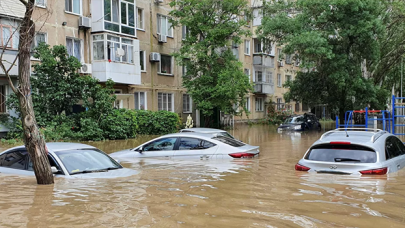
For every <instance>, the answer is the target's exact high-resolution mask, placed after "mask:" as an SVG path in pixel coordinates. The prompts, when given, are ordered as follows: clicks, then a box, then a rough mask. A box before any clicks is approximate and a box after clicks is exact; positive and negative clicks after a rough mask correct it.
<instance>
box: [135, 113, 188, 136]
mask: <svg viewBox="0 0 405 228" xmlns="http://www.w3.org/2000/svg"><path fill="white" fill-rule="evenodd" d="M134 112H135V113H136V118H137V122H138V130H137V133H138V134H141V135H160V134H168V133H173V132H177V131H178V130H179V129H180V127H181V121H180V117H179V115H177V114H176V113H173V112H168V111H157V112H153V111H149V110H137V111H134Z"/></svg>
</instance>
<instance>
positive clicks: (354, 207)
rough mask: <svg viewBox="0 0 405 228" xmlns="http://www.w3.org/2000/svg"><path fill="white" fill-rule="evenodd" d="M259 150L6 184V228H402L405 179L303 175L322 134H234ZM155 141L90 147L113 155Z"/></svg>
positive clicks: (241, 130)
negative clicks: (115, 173) (119, 173)
mask: <svg viewBox="0 0 405 228" xmlns="http://www.w3.org/2000/svg"><path fill="white" fill-rule="evenodd" d="M230 133H232V134H233V135H234V136H235V137H237V138H239V139H241V140H243V141H245V142H248V143H250V144H252V145H259V146H260V151H261V153H260V157H259V158H257V159H242V160H179V159H173V158H172V159H142V160H139V161H136V162H135V163H124V164H123V165H124V166H125V167H127V168H131V169H135V170H138V171H139V174H138V175H135V176H132V177H128V178H118V179H104V180H103V179H96V180H90V179H81V180H80V179H79V180H77V179H70V180H65V179H63V178H57V179H56V181H55V184H54V185H53V186H37V185H36V182H35V179H34V178H33V177H16V176H6V175H0V199H1V200H0V227H159V228H160V227H252V228H253V227H255V228H256V227H257V228H258V227H263V228H268V227H404V226H405V170H402V171H400V172H398V173H394V174H390V175H388V176H382V177H353V176H340V175H331V174H308V173H306V172H297V171H295V170H294V165H295V164H296V163H297V161H298V160H299V159H300V158H301V157H302V156H303V154H304V153H305V151H306V150H307V148H308V147H309V146H310V145H311V144H312V143H313V142H314V141H315V140H317V139H318V138H319V137H320V135H321V133H317V132H315V133H303V134H278V133H276V128H275V127H269V126H261V125H259V126H252V127H249V126H245V125H243V126H237V127H236V129H234V130H230ZM148 139H150V137H139V138H138V139H135V140H128V141H107V142H97V143H90V144H93V145H96V146H98V147H99V148H100V149H102V150H104V151H106V152H108V153H110V152H114V151H117V150H120V149H124V148H130V147H135V146H136V145H139V144H140V143H142V142H144V141H146V140H148Z"/></svg>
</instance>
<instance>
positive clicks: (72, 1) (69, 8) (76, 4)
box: [65, 0, 118, 14]
mask: <svg viewBox="0 0 405 228" xmlns="http://www.w3.org/2000/svg"><path fill="white" fill-rule="evenodd" d="M116 1H118V0H116ZM80 8H81V0H65V11H66V12H70V13H74V14H80V13H81V12H80Z"/></svg>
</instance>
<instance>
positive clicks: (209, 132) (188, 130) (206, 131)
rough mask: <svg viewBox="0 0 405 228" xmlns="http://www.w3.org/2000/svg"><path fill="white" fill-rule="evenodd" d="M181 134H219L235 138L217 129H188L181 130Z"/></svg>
mask: <svg viewBox="0 0 405 228" xmlns="http://www.w3.org/2000/svg"><path fill="white" fill-rule="evenodd" d="M180 132H195V133H206V134H218V135H221V136H226V137H229V138H233V139H234V138H235V137H233V136H232V135H231V134H229V133H228V132H227V131H224V130H221V129H215V128H204V127H196V128H186V129H181V130H180Z"/></svg>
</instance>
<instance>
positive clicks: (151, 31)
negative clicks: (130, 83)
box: [145, 2, 156, 109]
mask: <svg viewBox="0 0 405 228" xmlns="http://www.w3.org/2000/svg"><path fill="white" fill-rule="evenodd" d="M152 5H153V4H152V2H150V3H149V16H150V18H149V21H150V23H149V24H150V26H149V33H150V40H149V43H150V53H151V52H153V12H152ZM145 64H146V63H145ZM155 64H156V63H155ZM155 64H153V65H155ZM150 68H151V69H150V83H151V88H152V109H154V108H155V89H154V85H155V83H154V80H153V75H154V74H155V73H154V71H152V64H150ZM155 69H156V67H155Z"/></svg>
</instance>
